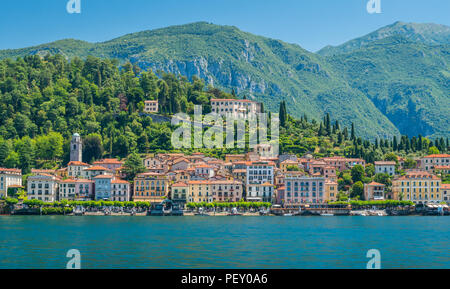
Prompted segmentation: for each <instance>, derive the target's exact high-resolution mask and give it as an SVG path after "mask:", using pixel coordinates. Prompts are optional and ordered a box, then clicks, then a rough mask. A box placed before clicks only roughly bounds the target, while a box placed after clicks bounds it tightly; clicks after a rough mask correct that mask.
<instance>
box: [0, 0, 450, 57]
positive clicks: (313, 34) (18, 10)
mask: <svg viewBox="0 0 450 289" xmlns="http://www.w3.org/2000/svg"><path fill="white" fill-rule="evenodd" d="M80 1H81V8H82V11H81V14H69V13H67V11H66V4H67V2H68V0H1V1H0V49H7V48H20V47H26V46H32V45H37V44H41V43H47V42H51V41H55V40H59V39H63V38H76V39H81V40H86V41H90V42H99V41H105V40H110V39H112V38H115V37H119V36H121V35H124V34H126V33H131V32H137V31H142V30H147V29H154V28H160V27H166V26H170V25H177V24H185V23H190V22H196V21H207V22H212V23H215V24H225V25H234V26H237V27H239V28H240V29H241V30H244V31H248V32H251V33H254V34H258V35H263V36H267V37H272V38H276V39H281V40H283V41H286V42H290V43H297V44H299V45H301V46H302V47H303V48H305V49H308V50H310V51H316V50H318V49H320V48H322V47H323V46H325V45H328V44H331V45H337V44H341V43H343V42H345V41H347V40H350V39H352V38H355V37H358V36H362V35H364V34H367V33H369V32H372V31H374V30H376V29H378V28H380V27H382V26H385V25H388V24H391V23H393V22H395V21H398V20H400V21H406V22H433V23H439V24H445V25H449V26H450V17H449V15H450V1H448V0H380V1H381V9H382V13H381V14H369V13H367V11H366V3H367V1H368V0H189V1H184V0H158V1H155V0H80Z"/></svg>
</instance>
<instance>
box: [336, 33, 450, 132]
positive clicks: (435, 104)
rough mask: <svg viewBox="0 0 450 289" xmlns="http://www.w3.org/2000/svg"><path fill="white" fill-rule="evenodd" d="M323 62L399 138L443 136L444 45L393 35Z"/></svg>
mask: <svg viewBox="0 0 450 289" xmlns="http://www.w3.org/2000/svg"><path fill="white" fill-rule="evenodd" d="M328 61H329V62H331V63H332V64H333V65H334V66H335V68H336V69H339V70H341V71H342V72H343V74H344V77H345V79H346V80H347V82H348V83H349V85H350V86H352V87H353V88H355V89H357V90H359V91H361V92H363V93H364V94H365V95H366V96H367V97H369V99H370V100H371V101H372V103H374V104H375V106H376V107H377V108H378V110H379V111H381V112H382V113H383V114H384V115H386V116H387V117H388V118H389V120H390V121H391V122H392V123H394V124H395V125H396V127H397V128H398V129H399V130H400V132H401V133H402V134H408V135H410V136H411V135H418V134H422V135H433V136H444V137H445V136H447V137H448V136H449V134H450V126H449V123H450V94H449V93H450V45H433V46H430V45H426V44H422V43H417V42H414V41H411V40H409V39H407V38H406V37H404V36H401V35H395V36H391V37H387V38H384V39H381V40H378V41H374V42H372V43H370V44H368V45H366V46H364V47H363V48H362V49H358V50H355V51H353V52H351V53H347V54H341V55H335V56H333V57H330V58H328Z"/></svg>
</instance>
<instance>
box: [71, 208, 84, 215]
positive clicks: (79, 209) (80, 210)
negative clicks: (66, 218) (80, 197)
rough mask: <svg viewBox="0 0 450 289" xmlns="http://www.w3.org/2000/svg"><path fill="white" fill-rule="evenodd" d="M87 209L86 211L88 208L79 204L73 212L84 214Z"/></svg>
mask: <svg viewBox="0 0 450 289" xmlns="http://www.w3.org/2000/svg"><path fill="white" fill-rule="evenodd" d="M85 211H86V210H85V209H84V208H83V207H81V206H77V207H76V208H75V209H74V210H73V214H74V215H75V216H83V215H84V212H85Z"/></svg>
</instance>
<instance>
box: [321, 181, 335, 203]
mask: <svg viewBox="0 0 450 289" xmlns="http://www.w3.org/2000/svg"><path fill="white" fill-rule="evenodd" d="M337 196H338V183H337V182H335V181H332V180H326V181H325V194H324V200H325V201H328V202H336V201H337Z"/></svg>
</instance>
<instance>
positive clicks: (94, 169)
mask: <svg viewBox="0 0 450 289" xmlns="http://www.w3.org/2000/svg"><path fill="white" fill-rule="evenodd" d="M106 174H109V175H112V174H113V172H112V171H110V170H109V169H107V168H105V167H102V166H98V165H94V166H91V167H89V168H87V169H85V170H84V177H85V178H86V179H89V180H92V179H93V178H95V177H96V176H98V175H106Z"/></svg>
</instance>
